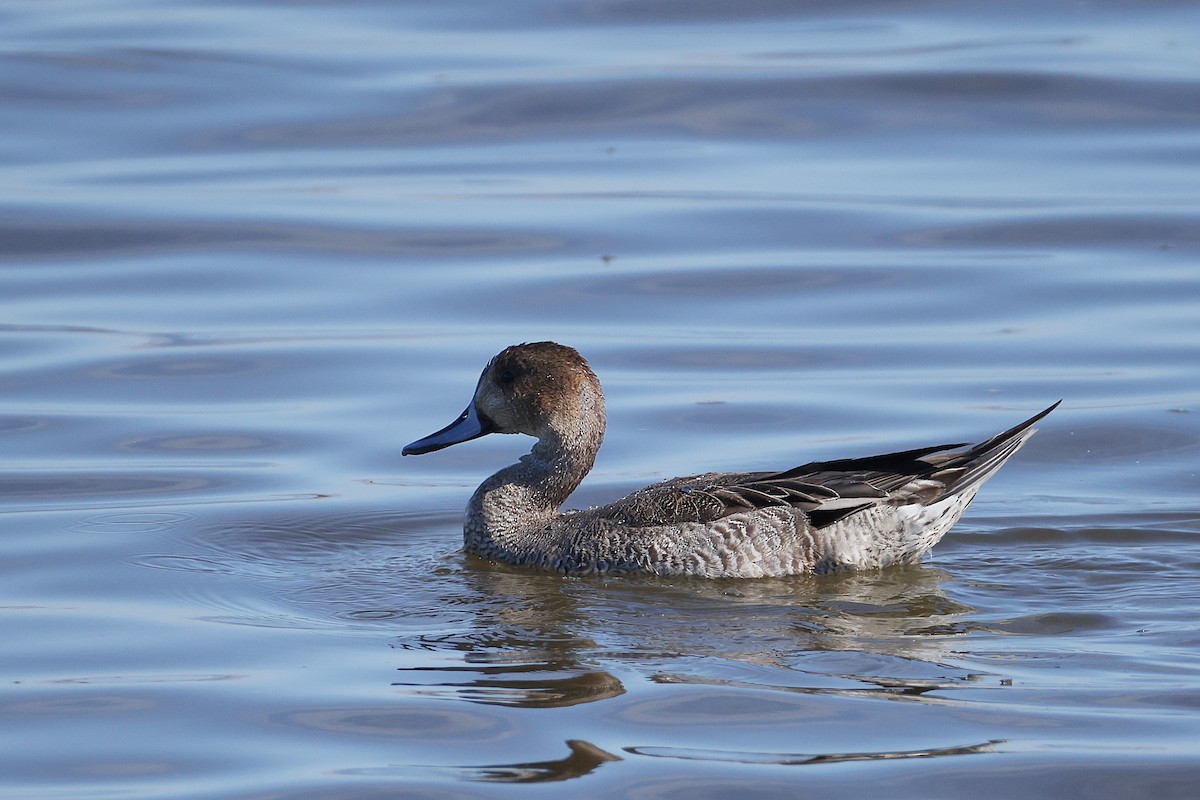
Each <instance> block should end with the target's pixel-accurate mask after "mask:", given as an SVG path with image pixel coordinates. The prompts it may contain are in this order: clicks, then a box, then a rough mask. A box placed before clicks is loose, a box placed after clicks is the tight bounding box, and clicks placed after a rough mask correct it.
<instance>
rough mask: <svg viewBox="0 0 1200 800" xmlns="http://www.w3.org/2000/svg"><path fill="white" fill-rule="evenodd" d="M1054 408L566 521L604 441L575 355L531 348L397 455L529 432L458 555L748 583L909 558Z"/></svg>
mask: <svg viewBox="0 0 1200 800" xmlns="http://www.w3.org/2000/svg"><path fill="white" fill-rule="evenodd" d="M1057 405H1058V403H1055V404H1054V405H1052V406H1050V408H1047V409H1046V410H1045V411H1042V412H1041V413H1040V414H1037V415H1036V416H1034V417H1032V418H1031V419H1029V420H1026V421H1025V422H1022V423H1021V424H1020V425H1017V426H1016V427H1014V428H1012V429H1010V430H1007V431H1005V432H1004V433H1001V434H999V435H997V436H994V437H992V438H991V439H988V440H987V441H986V442H983V443H982V444H977V445H975V446H973V447H968V446H967V445H963V444H950V445H939V446H936V447H925V448H921V449H918V450H908V451H905V452H901V453H888V454H885V455H878V456H869V457H867V458H849V459H841V460H838V461H823V462H813V463H810V464H805V465H803V466H800V467H795V468H793V469H789V470H786V471H783V472H737V473H728V472H724V473H715V472H710V473H706V474H703V475H692V476H690V477H686V478H674V479H672V480H668V481H663V482H662V483H656V484H654V485H652V486H647V487H646V488H644V489H640V490H638V491H636V492H634V493H633V494H631V495H629V496H628V497H625V498H622V499H621V500H618V501H616V502H615V503H611V504H609V505H606V506H601V507H599V508H592V509H588V510H586V511H568V512H566V513H561V512H560V511H559V506H561V505H562V503H563V501H565V500H566V498H567V496H568V495H570V493H571V492H572V491H574V489H575V487H576V486H578V485H579V483H580V481H582V480H583V478H584V476H585V475H587V473H588V471H589V470H590V469H591V468H592V463H593V461H594V460H595V457H596V453H597V451H598V450H599V449H600V443H601V441H602V440H603V438H604V422H605V415H604V394H603V392H602V391H601V389H600V381H599V380H598V379H597V378H596V376H595V374H594V373H593V372H592V370H591V368H590V367H589V366H588V364H587V362H586V361H585V360H584V359H583V357H582V356H580V355H579V353H577V352H576V351H575V350H572V349H571V348H569V347H565V346H563V345H560V344H555V343H554V342H539V343H536V344H521V345H515V346H513V347H509V348H507V349H506V350H504V351H503V352H502V353H500V354H499V355H497V356H496V357H495V358H493V359H492V360H491V362H490V363H489V364H488V365H487V367H486V368H485V369H484V370H483V374H482V375H481V376H480V378H479V384H478V386H477V387H476V389H475V396H474V398H473V399H472V401H471V404H470V405H469V406H468V407H467V409H466V410H465V411H464V412H463V413H462V415H460V416H459V418H458V419H457V420H455V421H454V422H453V423H451V424H450V425H449V426H447V427H446V428H443V429H442V430H440V431H438V432H437V433H434V434H432V435H430V436H427V437H426V438H424V439H421V440H419V441H416V442H413V443H412V444H410V445H408V446H407V447H405V448H404V454H405V455H415V454H420V453H429V452H432V451H434V450H440V449H441V448H443V447H448V446H450V445H452V444H457V443H459V442H463V441H467V440H469V439H474V438H476V437H479V436H483V435H485V434H488V433H525V434H529V435H530V436H534V437H536V438H537V440H538V441H537V444H535V445H534V446H533V450H532V452H531V453H530V454H529V455H526V456H524V457H522V458H521V460H520V461H519V462H517V463H516V464H513V465H511V466H509V467H505V468H504V469H502V470H500V471H499V472H497V473H496V474H495V475H493V476H492V477H490V478H488V479H487V480H486V481H484V482H483V484H482V485H481V486H480V487H479V488H478V489H477V490H476V491H475V494H474V495H473V496H472V497H471V502H470V503H469V504H468V506H467V516H466V522H465V525H464V539H465V545H466V549H467V550H468V551H469V552H472V553H476V554H478V555H480V556H483V557H485V558H490V559H495V560H497V561H506V562H508V563H510V564H528V565H533V566H538V567H544V568H548V569H553V570H558V571H560V572H564V573H570V574H590V573H597V572H605V573H620V572H644V573H654V574H659V575H697V576H703V577H709V578H758V577H765V576H772V575H795V574H800V573H807V572H831V571H835V570H847V569H875V568H879V567H885V566H888V565H889V564H910V563H913V562H915V561H917V560H919V559H920V558H921V556H923V555H924V554H925V553H926V552H928V551H929V549H930V548H931V547H933V546H934V545H935V544H937V542H938V541H939V540H940V539H941V538H942V536H943V535H944V534H945V533H946V531H948V530H949V529H950V527H951V526H952V525H954V523H955V522H957V521H958V518H959V517H960V516H961V515H962V513H963V510H964V509H965V508H966V507H967V504H968V503H970V502H971V499H972V498H973V497H974V496H975V492H977V491H978V490H979V487H980V485H982V484H983V482H984V481H985V480H987V479H988V478H989V477H990V476H991V475H992V474H993V473H994V472H995V471H996V470H997V469H999V467H1000V465H1001V464H1003V463H1004V462H1005V461H1006V460H1007V459H1008V458H1009V456H1011V455H1012V454H1013V453H1015V452H1016V451H1017V450H1018V449H1019V448H1020V447H1021V445H1023V444H1024V443H1025V441H1026V440H1027V439H1028V438H1029V437H1030V436H1032V435H1033V432H1034V429H1033V424H1034V423H1035V422H1037V421H1038V420H1040V419H1041V418H1042V417H1044V416H1046V415H1047V414H1049V413H1050V412H1051V411H1052V410H1053V409H1054V408H1055V407H1056V406H1057Z"/></svg>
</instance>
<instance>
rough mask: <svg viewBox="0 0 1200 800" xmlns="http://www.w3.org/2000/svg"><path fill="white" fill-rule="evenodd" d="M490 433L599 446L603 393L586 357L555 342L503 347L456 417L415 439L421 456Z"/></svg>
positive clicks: (413, 447)
mask: <svg viewBox="0 0 1200 800" xmlns="http://www.w3.org/2000/svg"><path fill="white" fill-rule="evenodd" d="M488 433H524V434H528V435H530V436H534V437H537V439H538V440H539V441H541V442H543V443H546V444H549V445H552V446H554V447H561V446H565V447H567V448H569V449H574V448H582V449H585V450H591V451H592V454H593V455H594V453H595V450H596V449H598V448H599V446H600V440H601V439H602V438H603V437H604V395H603V393H602V392H601V389H600V381H599V380H598V379H597V378H596V375H595V373H593V372H592V370H591V367H589V366H588V363H587V361H585V360H584V358H583V356H581V355H579V353H578V352H576V351H575V350H574V349H572V348H570V347H566V346H565V345H561V344H557V343H555V342H533V343H529V344H518V345H513V346H512V347H508V348H505V349H504V350H503V351H502V352H500V353H499V354H498V355H497V356H496V357H495V358H493V359H492V360H491V361H489V362H488V365H487V366H486V367H485V368H484V370H483V374H482V375H480V376H479V383H478V384H477V385H476V387H475V396H474V398H472V400H471V404H470V405H468V406H467V408H466V410H465V411H463V413H462V414H461V415H459V417H458V419H456V420H455V421H454V422H452V423H450V424H449V425H448V426H446V427H445V428H443V429H442V430H440V431H438V432H437V433H433V434H431V435H429V436H426V437H425V438H424V439H420V440H418V441H415V442H413V443H412V444H410V445H408V446H407V447H405V448H404V455H420V454H422V453H431V452H433V451H435V450H440V449H442V448H443V447H449V446H450V445H453V444H458V443H460V442H465V441H469V440H471V439H476V438H478V437H480V436H484V435H485V434H488Z"/></svg>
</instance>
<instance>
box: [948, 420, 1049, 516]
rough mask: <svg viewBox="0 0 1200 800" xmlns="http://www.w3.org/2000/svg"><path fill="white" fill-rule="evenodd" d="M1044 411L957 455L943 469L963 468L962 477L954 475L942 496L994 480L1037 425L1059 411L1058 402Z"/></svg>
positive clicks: (1031, 434)
mask: <svg viewBox="0 0 1200 800" xmlns="http://www.w3.org/2000/svg"><path fill="white" fill-rule="evenodd" d="M1061 402H1062V400H1059V401H1058V403H1055V404H1054V405H1052V406H1050V407H1049V408H1047V409H1046V410H1045V411H1041V412H1039V413H1037V414H1035V415H1033V416H1032V417H1030V418H1029V419H1027V420H1025V421H1024V422H1022V423H1020V424H1017V425H1014V426H1013V427H1011V428H1009V429H1008V430H1006V431H1004V432H1003V433H998V434H996V435H995V436H993V437H992V438H990V439H988V440H987V441H986V442H980V443H979V444H977V445H975V446H974V447H972V448H971V449H969V450H967V451H965V452H963V453H958V454H956V455H955V456H954V457H953V458H952V459H950V460H948V461H947V463H946V464H945V465H944V466H943V467H942V469H945V470H947V471H950V470H955V469H961V470H962V474H960V475H957V476H955V477H954V478H953V479H952V480H949V481H947V485H946V490H945V492H944V493H943V496H946V495H950V494H957V493H958V492H962V491H964V490H966V489H968V488H970V487H972V486H977V485H978V484H980V483H983V482H984V481H985V480H987V479H988V478H990V477H991V475H992V473H993V472H995V471H996V470H997V469H999V468H1000V465H1001V464H1003V463H1004V462H1005V461H1007V460H1008V459H1009V457H1010V456H1012V454H1013V453H1015V452H1017V450H1019V449H1021V446H1022V445H1023V444H1025V442H1026V441H1028V439H1029V437H1030V436H1033V434H1034V432H1035V429H1034V427H1033V426H1034V425H1035V424H1036V423H1037V422H1038V421H1039V420H1040V419H1042V417H1044V416H1046V415H1047V414H1049V413H1050V412H1051V411H1053V410H1054V409H1056V408H1058V406H1059V403H1061Z"/></svg>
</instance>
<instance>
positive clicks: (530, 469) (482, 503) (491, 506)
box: [464, 423, 604, 561]
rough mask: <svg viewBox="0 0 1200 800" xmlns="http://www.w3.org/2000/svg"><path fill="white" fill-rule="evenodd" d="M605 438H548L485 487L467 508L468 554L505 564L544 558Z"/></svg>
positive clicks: (593, 435) (598, 434)
mask: <svg viewBox="0 0 1200 800" xmlns="http://www.w3.org/2000/svg"><path fill="white" fill-rule="evenodd" d="M603 436H604V428H603V423H601V425H600V426H599V429H598V430H594V431H589V432H586V433H585V434H584V435H583V436H579V435H575V436H567V437H564V436H561V435H559V434H557V433H553V432H552V433H549V434H547V435H544V436H543V437H542V438H541V439H540V440H538V443H537V444H536V445H534V447H533V450H532V451H531V452H530V453H529V455H527V456H523V457H522V458H521V460H520V461H518V462H517V463H516V464H512V465H511V466H508V467H505V468H504V469H502V470H500V471H499V472H497V473H496V474H495V475H493V476H492V477H490V478H488V479H487V480H486V481H484V482H483V483H482V484H481V485H480V487H479V488H478V489H476V490H475V494H474V495H473V496H472V497H471V502H470V504H469V505H468V506H467V516H466V522H465V525H464V542H465V545H466V549H467V550H468V551H471V552H474V553H478V554H480V555H483V556H486V557H490V558H499V559H502V560H506V561H520V560H524V559H523V557H522V554H523V553H537V552H545V551H546V549H547V546H548V545H550V543H549V542H547V541H543V540H544V539H545V538H546V537H547V536H549V535H550V532H549V530H548V529H549V526H550V523H551V522H552V521H553V520H554V519H555V518H556V517H557V516H558V509H559V507H560V506H561V505H562V504H563V502H564V501H566V499H567V497H568V496H569V495H570V494H571V492H573V491H575V488H576V487H577V486H579V484H580V482H581V481H582V480H583V478H584V476H586V475H587V474H588V471H589V470H591V468H592V464H593V463H594V462H595V460H596V452H597V451H598V450H599V449H600V441H601V439H602V438H603Z"/></svg>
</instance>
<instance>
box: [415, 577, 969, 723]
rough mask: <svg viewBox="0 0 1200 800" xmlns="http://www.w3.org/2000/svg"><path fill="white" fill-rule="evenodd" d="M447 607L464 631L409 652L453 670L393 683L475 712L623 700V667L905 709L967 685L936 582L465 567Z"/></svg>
mask: <svg viewBox="0 0 1200 800" xmlns="http://www.w3.org/2000/svg"><path fill="white" fill-rule="evenodd" d="M459 577H461V578H462V583H461V585H459V586H458V591H459V592H461V594H459V595H458V596H457V597H455V598H447V599H446V602H447V603H452V604H453V605H454V606H455V607H456V608H459V609H461V608H463V607H465V606H470V607H473V608H474V610H475V611H474V614H473V616H472V619H471V625H470V626H469V629H464V630H458V631H452V632H448V633H445V634H441V635H428V634H426V635H422V636H420V637H418V640H417V641H415V642H410V643H409V644H408V645H407V646H408V647H410V648H415V647H419V648H420V649H423V650H429V649H435V650H453V651H458V652H459V653H461V661H459V662H458V663H456V664H454V665H450V666H442V667H429V666H418V667H413V668H406V669H403V670H402V673H403V679H402V680H400V681H397V682H396V684H395V685H397V686H405V687H420V688H421V694H423V695H426V696H428V695H430V694H434V695H447V696H453V697H455V698H457V699H462V700H467V701H469V702H474V703H484V704H492V705H503V706H513V707H522V708H560V707H566V706H573V705H579V704H583V703H591V702H595V701H598V700H606V699H610V698H613V697H617V696H620V695H622V694H624V693H625V687H624V686H623V685H622V683H621V680H620V678H618V677H617V675H616V674H614V672H616V673H620V672H621V671H622V669H621V668H622V667H625V666H628V667H631V668H632V669H633V670H634V671H635V672H637V673H640V674H641V675H643V676H645V677H647V678H648V679H649V680H652V681H654V682H657V683H701V684H717V685H725V686H753V687H757V688H764V689H777V690H782V691H789V692H812V693H835V694H845V695H861V694H863V693H869V694H878V695H890V696H894V697H909V698H916V697H920V696H921V695H923V694H925V693H927V692H930V691H932V690H934V689H942V688H948V687H953V686H961V685H963V684H964V683H966V682H970V681H973V680H975V679H977V677H978V676H976V675H973V674H971V673H968V672H966V671H965V670H962V669H960V668H957V667H955V666H953V665H951V664H948V663H946V661H947V660H949V658H950V646H949V642H950V641H953V640H955V639H957V638H958V637H961V636H962V635H964V634H966V633H968V632H970V630H971V629H972V624H971V622H970V619H969V618H970V615H971V614H972V613H973V609H971V608H970V607H968V606H966V605H963V604H962V603H959V602H956V601H955V600H953V599H951V598H950V597H948V596H947V595H946V592H945V590H944V588H943V584H944V583H945V582H946V581H947V580H949V577H948V576H947V575H946V573H944V572H942V571H941V570H938V569H936V568H932V567H925V566H918V567H912V568H906V569H892V570H887V571H883V572H877V573H871V574H863V573H851V574H844V575H830V576H802V577H793V578H784V579H773V580H756V581H733V580H731V581H714V580H700V579H694V580H689V579H682V580H681V579H662V578H654V577H646V578H638V577H630V576H625V577H623V578H619V579H611V580H604V579H596V578H585V579H564V578H561V577H559V576H554V575H536V574H534V575H531V574H529V573H528V572H519V571H516V570H508V569H505V568H502V567H497V566H495V565H491V564H484V563H483V562H475V561H474V560H468V561H467V562H465V568H464V570H463V571H462V572H461V573H459Z"/></svg>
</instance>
